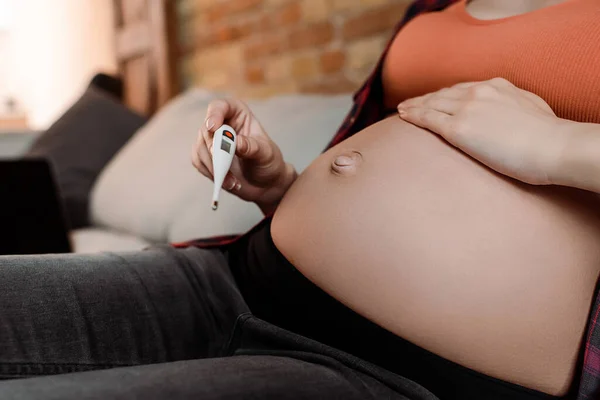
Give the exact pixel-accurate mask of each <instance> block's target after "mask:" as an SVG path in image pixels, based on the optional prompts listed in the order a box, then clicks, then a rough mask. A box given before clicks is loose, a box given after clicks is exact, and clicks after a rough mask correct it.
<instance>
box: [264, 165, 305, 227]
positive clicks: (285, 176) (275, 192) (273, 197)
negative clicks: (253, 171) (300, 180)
mask: <svg viewBox="0 0 600 400" xmlns="http://www.w3.org/2000/svg"><path fill="white" fill-rule="evenodd" d="M297 177H298V173H297V172H296V169H295V168H294V166H293V165H292V164H290V163H286V164H285V168H284V170H283V173H282V174H281V176H280V177H279V179H277V181H276V182H275V183H274V184H273V185H272V186H271V188H269V189H268V190H267V191H266V192H265V193H264V194H263V196H261V198H260V199H259V200H258V201H256V204H257V205H258V207H259V208H260V209H261V211H262V212H263V214H265V215H268V214H271V213H273V212H274V211H275V209H276V208H277V206H278V205H279V203H280V202H281V199H283V196H284V195H285V193H286V192H287V191H288V189H289V188H290V186H292V184H293V183H294V181H295V180H296V178H297Z"/></svg>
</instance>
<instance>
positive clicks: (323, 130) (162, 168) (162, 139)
mask: <svg viewBox="0 0 600 400" xmlns="http://www.w3.org/2000/svg"><path fill="white" fill-rule="evenodd" d="M217 96H218V95H217V94H211V93H209V92H206V91H203V90H197V89H196V90H192V91H189V92H187V93H185V94H183V95H181V96H179V97H178V98H177V99H175V100H173V101H172V102H170V103H169V104H168V105H167V106H166V107H165V108H163V109H162V110H161V111H160V112H159V113H158V114H157V115H156V116H155V117H153V118H152V119H151V121H149V122H148V124H147V125H146V126H144V127H143V128H142V129H140V130H139V131H138V132H137V133H136V134H135V136H134V137H133V138H132V139H131V140H130V141H129V142H128V143H127V145H125V147H124V148H123V149H121V151H120V152H119V153H118V154H117V155H116V156H115V157H114V158H113V159H112V160H111V162H110V163H109V165H108V166H107V167H106V168H105V169H104V170H103V172H102V174H101V175H100V177H99V178H98V180H97V182H96V185H95V187H94V190H93V192H92V204H91V213H92V219H93V221H94V223H95V224H96V225H103V226H108V227H111V228H114V229H117V230H119V231H125V232H129V233H131V234H135V235H139V236H142V237H144V238H145V239H147V240H150V241H159V242H177V241H183V240H188V239H192V238H196V237H207V236H213V235H222V234H232V233H241V232H244V231H246V230H248V229H250V228H251V227H252V226H253V225H254V224H256V223H257V222H258V221H260V219H261V218H262V215H261V213H260V211H259V209H258V207H256V205H254V204H252V203H247V202H244V201H242V200H240V199H238V198H237V197H235V196H233V195H231V194H229V193H226V192H223V193H222V197H221V199H220V206H219V211H217V212H214V211H212V210H211V208H210V200H211V199H210V197H211V194H212V182H211V181H210V180H208V179H207V178H205V177H203V176H202V175H200V174H199V173H198V172H197V171H196V170H195V169H194V168H193V167H192V165H191V157H190V154H191V149H192V144H193V143H194V141H195V139H196V136H197V132H198V128H199V127H200V125H201V124H202V123H203V122H204V118H205V113H206V107H207V105H208V103H209V102H210V101H211V100H212V99H213V98H216V97H217ZM248 104H249V106H250V108H251V109H252V110H253V111H254V113H255V114H256V116H257V118H258V119H259V120H260V121H261V122H262V124H263V126H264V127H265V129H266V130H267V132H268V133H269V135H270V136H271V137H272V138H273V140H274V141H275V142H276V143H277V144H278V145H279V146H280V148H281V150H282V152H283V154H284V157H285V159H286V160H287V161H289V162H291V163H292V164H294V166H295V167H296V169H297V170H298V171H299V172H301V171H302V170H304V168H306V166H307V165H308V164H310V162H311V161H312V160H313V159H314V158H315V157H317V156H318V154H319V153H320V152H321V151H322V150H323V149H324V148H325V146H326V145H327V143H328V142H329V140H330V139H331V138H332V137H333V135H334V133H335V131H336V129H337V128H338V126H339V125H340V123H341V121H342V120H343V118H344V116H345V114H346V113H347V112H348V110H349V108H350V106H351V96H350V95H343V96H306V95H295V96H282V97H274V98H271V99H269V100H262V101H250V102H248Z"/></svg>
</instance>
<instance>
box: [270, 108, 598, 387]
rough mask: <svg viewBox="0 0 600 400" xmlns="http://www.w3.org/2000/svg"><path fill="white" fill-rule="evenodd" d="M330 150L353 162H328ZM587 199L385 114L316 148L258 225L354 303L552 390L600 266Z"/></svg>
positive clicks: (410, 334)
mask: <svg viewBox="0 0 600 400" xmlns="http://www.w3.org/2000/svg"><path fill="white" fill-rule="evenodd" d="M340 155H348V156H350V159H351V160H352V161H353V162H354V163H355V164H354V165H353V166H350V167H341V168H340V167H337V166H335V165H334V160H335V159H336V158H337V157H338V156H340ZM596 199H597V198H596V195H593V194H590V193H585V192H582V191H576V190H573V189H566V188H559V187H550V186H547V187H540V186H529V185H524V184H520V183H516V182H515V181H513V180H510V179H507V178H504V177H502V176H500V175H498V174H496V173H494V172H493V171H491V170H489V169H487V168H486V167H484V166H482V165H481V164H479V163H477V162H476V161H474V160H472V159H471V158H469V157H467V156H466V155H464V154H463V153H461V152H459V151H458V150H456V149H454V148H453V147H451V146H450V145H448V144H447V143H445V142H444V141H442V140H441V139H439V138H438V137H437V136H435V135H433V134H432V133H430V132H428V131H425V130H423V129H420V128H417V127H415V126H413V125H410V124H408V123H406V122H403V121H401V120H400V119H398V118H397V117H392V118H388V119H385V120H383V121H381V122H379V123H377V124H375V125H373V126H371V127H369V128H368V129H365V130H364V131H362V132H360V133H358V134H356V135H354V136H353V137H351V138H350V139H348V140H346V141H344V142H343V143H341V144H339V145H338V146H335V147H334V148H332V149H330V150H329V151H327V152H326V153H324V154H323V155H321V156H320V157H319V158H317V159H316V160H315V161H314V162H313V163H312V164H311V165H310V166H309V167H308V168H307V170H306V171H304V173H302V174H301V175H300V177H299V178H298V180H297V181H296V182H295V183H294V185H292V187H291V188H290V189H289V191H288V193H287V194H286V195H285V197H284V199H283V201H282V202H281V204H280V206H279V208H278V209H277V211H276V213H275V216H274V218H273V222H272V226H271V230H272V236H273V241H274V243H275V245H276V246H277V248H278V249H279V250H280V251H281V252H282V254H283V255H284V256H285V257H286V258H287V259H288V260H289V261H290V262H291V263H292V264H293V265H294V266H295V267H296V268H297V269H298V270H299V271H300V272H301V273H302V274H303V275H305V276H306V277H307V278H309V279H310V280H311V281H313V282H314V283H315V284H316V285H318V286H319V287H320V288H321V289H323V290H324V291H326V292H328V293H329V294H330V295H332V296H333V297H335V298H336V299H338V300H339V301H341V302H342V303H344V304H345V305H347V306H348V307H350V308H352V309H353V310H354V311H356V312H358V313H359V314H361V315H363V316H364V317H366V318H368V319H370V320H372V321H373V322H375V323H377V324H379V325H380V326H382V327H384V328H386V329H388V330H389V331H391V332H393V333H395V334H396V335H398V336H401V337H403V338H405V339H407V340H409V341H411V342H413V343H414V344H416V345H418V346H420V347H423V348H425V349H427V350H429V351H432V352H434V353H436V354H438V355H439V356H442V357H444V358H446V359H449V360H452V361H454V362H456V363H459V364H461V365H463V366H466V367H469V368H472V369H474V370H477V371H479V372H482V373H484V374H487V375H489V376H493V377H496V378H499V379H502V380H505V381H509V382H513V383H517V384H520V385H523V386H526V387H529V388H532V389H536V390H540V391H543V392H546V393H550V394H554V395H562V394H564V393H565V392H566V390H567V389H568V386H569V384H570V383H571V381H572V379H573V373H574V368H575V366H576V359H577V356H578V352H579V349H580V346H581V343H582V338H583V335H584V331H585V326H586V322H587V318H588V313H589V310H590V305H591V301H592V297H593V291H594V286H595V283H596V279H597V276H598V272H599V270H600V213H599V211H600V203H599V202H598V201H597V200H596Z"/></svg>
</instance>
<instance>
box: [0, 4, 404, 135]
mask: <svg viewBox="0 0 600 400" xmlns="http://www.w3.org/2000/svg"><path fill="white" fill-rule="evenodd" d="M158 2H162V3H165V4H166V7H167V8H170V9H172V12H170V13H168V15H169V19H168V20H167V21H166V22H167V23H168V24H169V29H172V30H173V32H172V33H173V34H172V36H169V41H170V42H169V49H170V51H171V53H172V57H171V58H170V60H171V61H172V64H173V65H172V66H171V67H172V68H171V69H172V70H173V72H172V73H173V74H175V75H176V77H177V84H176V85H177V87H174V88H171V90H170V92H171V93H176V92H180V91H181V90H183V89H186V88H189V87H192V86H199V87H203V88H206V89H214V90H227V91H234V92H235V93H236V94H238V95H240V96H243V97H253V98H254V97H268V96H272V95H275V94H282V93H291V92H293V93H342V92H349V91H353V90H355V89H356V88H357V87H358V86H359V85H360V84H361V83H362V81H363V80H364V79H365V77H366V76H367V74H368V72H369V71H370V69H371V68H372V67H373V64H374V63H375V62H376V60H377V58H378V56H379V54H380V52H381V50H382V49H383V47H384V45H385V41H386V40H387V38H388V37H389V35H390V32H391V29H392V27H393V26H394V24H395V23H397V22H398V20H399V18H400V17H401V15H402V13H403V11H404V10H405V8H406V5H407V3H408V1H406V0H121V1H118V0H117V1H114V0H0V121H1V122H0V126H4V127H6V126H9V127H10V125H15V126H20V125H28V126H29V127H31V128H34V129H44V128H45V127H47V126H48V125H49V124H50V123H51V122H52V121H53V120H54V119H56V117H57V116H58V115H60V114H61V112H62V111H64V110H65V109H66V108H67V107H68V105H69V104H70V103H72V101H73V100H74V99H76V98H77V96H78V95H79V93H80V92H81V91H82V90H83V88H84V87H85V85H86V84H87V83H88V82H89V80H90V78H91V77H92V76H93V74H94V73H95V72H98V71H103V72H107V73H116V72H120V73H122V74H125V75H127V74H129V75H131V74H133V75H138V74H139V73H140V72H139V70H140V69H143V68H142V67H143V66H141V65H140V64H141V63H142V62H141V61H139V60H138V62H137V65H133V64H135V62H130V63H129V65H127V64H128V63H127V62H123V59H122V57H121V56H123V54H122V53H123V52H119V51H118V50H117V48H118V47H119V46H118V45H117V44H116V37H117V36H118V34H119V27H121V28H122V27H123V26H126V27H127V25H128V24H129V25H131V24H132V23H134V22H135V21H136V20H143V19H144V18H148V17H149V15H148V14H149V13H151V12H152V11H151V10H152V3H158ZM139 35H140V34H139V33H138V36H139ZM129 36H135V34H129ZM155 39H156V38H155V37H153V38H150V40H155ZM162 39H164V37H163V38H162ZM158 40H161V38H158ZM121 47H123V46H121ZM125 47H127V46H125ZM124 51H125V50H124ZM118 53H120V54H118ZM128 61H131V60H128ZM130 78H131V77H130ZM171 81H172V82H175V80H174V79H172V80H171ZM130 103H135V100H133V101H132V102H130ZM134 108H135V104H134ZM137 108H138V109H140V111H142V110H141V109H143V108H144V106H143V105H138V107H137Z"/></svg>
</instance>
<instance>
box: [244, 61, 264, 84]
mask: <svg viewBox="0 0 600 400" xmlns="http://www.w3.org/2000/svg"><path fill="white" fill-rule="evenodd" d="M245 76H246V82H247V83H252V84H255V83H264V82H265V69H264V68H263V66H262V65H252V66H249V67H247V68H246V71H245Z"/></svg>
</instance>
